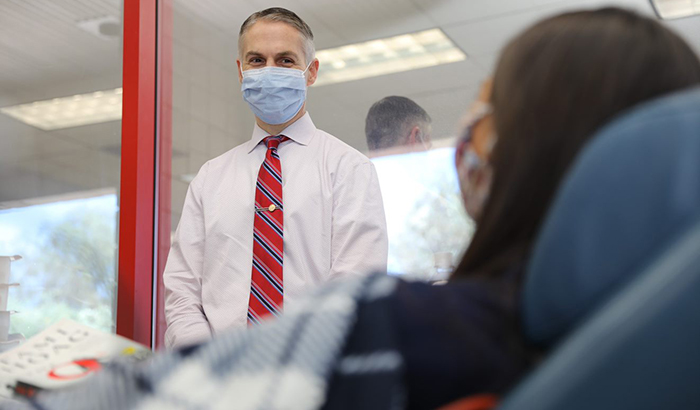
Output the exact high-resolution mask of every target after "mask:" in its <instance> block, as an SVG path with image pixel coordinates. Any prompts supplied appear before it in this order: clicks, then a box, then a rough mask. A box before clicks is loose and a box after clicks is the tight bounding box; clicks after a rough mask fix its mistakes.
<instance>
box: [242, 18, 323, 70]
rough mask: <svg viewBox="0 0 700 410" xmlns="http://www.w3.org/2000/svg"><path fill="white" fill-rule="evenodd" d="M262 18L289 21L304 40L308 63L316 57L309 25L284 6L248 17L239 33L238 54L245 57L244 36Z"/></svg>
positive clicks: (312, 34) (305, 55)
mask: <svg viewBox="0 0 700 410" xmlns="http://www.w3.org/2000/svg"><path fill="white" fill-rule="evenodd" d="M260 20H265V21H280V22H282V23H287V24H289V25H290V26H292V27H294V28H295V29H297V31H298V32H299V34H301V38H302V40H303V42H304V58H306V64H305V65H308V64H309V63H310V62H311V61H312V60H313V59H314V58H315V57H316V48H315V47H314V33H312V32H311V28H310V27H309V25H308V24H306V22H304V20H302V19H301V17H299V16H297V15H296V13H294V12H293V11H290V10H287V9H285V8H282V7H270V8H269V9H265V10H262V11H258V12H255V13H253V14H251V15H250V17H248V18H247V19H246V20H245V21H244V22H243V24H242V25H241V31H240V32H239V33H238V56H239V58H241V57H243V56H242V53H243V37H244V36H245V34H246V33H247V32H248V30H249V29H250V28H251V27H252V26H253V24H255V23H257V22H258V21H260Z"/></svg>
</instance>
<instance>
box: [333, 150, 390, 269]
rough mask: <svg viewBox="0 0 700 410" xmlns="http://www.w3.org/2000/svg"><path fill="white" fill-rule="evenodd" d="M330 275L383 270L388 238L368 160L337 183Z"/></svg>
mask: <svg viewBox="0 0 700 410" xmlns="http://www.w3.org/2000/svg"><path fill="white" fill-rule="evenodd" d="M332 229H333V231H332V234H331V252H332V254H331V271H330V275H329V278H330V279H333V278H335V277H338V276H341V275H348V274H353V275H363V274H369V273H373V272H386V266H387V253H388V239H387V233H386V217H385V215H384V204H383V201H382V193H381V190H380V189H379V179H378V178H377V172H376V170H375V169H374V165H373V164H372V163H371V162H370V161H369V160H368V161H366V162H363V163H360V164H358V165H357V166H356V167H355V168H354V169H353V170H352V171H351V172H349V173H348V174H346V175H345V176H344V177H343V178H342V179H341V180H340V181H339V182H338V183H337V185H336V188H335V190H334V198H333V228H332Z"/></svg>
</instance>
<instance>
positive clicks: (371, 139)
mask: <svg viewBox="0 0 700 410" xmlns="http://www.w3.org/2000/svg"><path fill="white" fill-rule="evenodd" d="M431 122H432V119H431V118H430V116H429V115H428V113H427V112H426V111H425V110H424V109H423V107H421V106H420V105H418V104H416V103H415V101H413V100H411V99H410V98H407V97H400V96H396V95H392V96H389V97H384V98H382V99H381V100H379V101H377V102H375V103H374V104H372V107H370V109H369V111H368V112H367V117H366V119H365V136H366V138H367V147H368V148H369V150H370V152H371V153H372V152H375V151H380V152H381V153H384V152H387V153H394V152H396V153H401V152H413V151H420V150H427V149H430V145H431V139H432V137H431V134H432V129H431V128H432V127H431Z"/></svg>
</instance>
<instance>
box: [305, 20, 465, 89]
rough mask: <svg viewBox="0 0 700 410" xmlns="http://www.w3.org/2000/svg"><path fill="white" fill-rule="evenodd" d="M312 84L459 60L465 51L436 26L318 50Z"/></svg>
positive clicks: (334, 81)
mask: <svg viewBox="0 0 700 410" xmlns="http://www.w3.org/2000/svg"><path fill="white" fill-rule="evenodd" d="M316 57H317V58H318V60H319V61H320V62H321V68H320V70H319V75H318V79H317V80H316V84H315V85H326V84H333V83H340V82H345V81H352V80H359V79H361V78H369V77H376V76H379V75H384V74H391V73H398V72H402V71H409V70H415V69H418V68H424V67H431V66H435V65H440V64H448V63H453V62H456V61H462V60H465V59H466V58H467V56H466V54H464V52H463V51H462V50H460V49H459V48H457V46H456V45H455V44H454V43H453V42H452V41H451V40H450V39H449V38H447V36H446V35H445V33H443V32H442V30H440V29H432V30H426V31H420V32H418V33H411V34H404V35H400V36H395V37H389V38H384V39H379V40H373V41H367V42H364V43H357V44H350V45H346V46H342V47H337V48H329V49H326V50H320V51H318V52H317V53H316Z"/></svg>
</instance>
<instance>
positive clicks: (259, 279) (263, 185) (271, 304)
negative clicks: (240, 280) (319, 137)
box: [248, 135, 289, 325]
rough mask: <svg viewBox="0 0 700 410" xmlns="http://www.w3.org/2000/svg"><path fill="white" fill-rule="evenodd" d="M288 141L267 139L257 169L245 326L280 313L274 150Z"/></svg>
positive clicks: (278, 185) (278, 172)
mask: <svg viewBox="0 0 700 410" xmlns="http://www.w3.org/2000/svg"><path fill="white" fill-rule="evenodd" d="M288 139H289V138H287V137H285V136H282V135H280V136H276V137H273V136H270V137H267V138H265V140H264V142H265V145H266V146H267V153H266V154H265V161H263V163H262V165H261V166H260V172H259V173H258V182H257V184H256V188H255V220H254V222H253V273H252V276H251V281H250V298H249V301H248V324H249V325H250V324H256V323H259V322H260V320H261V319H263V318H264V317H265V316H268V315H270V314H272V315H277V314H278V313H279V312H281V311H282V303H283V301H284V288H283V283H284V281H283V275H282V265H283V263H282V262H283V255H284V242H283V240H282V239H283V232H284V228H283V227H284V214H283V209H284V207H283V206H282V166H281V164H280V157H279V156H278V155H277V147H279V145H280V144H281V143H282V142H284V141H287V140H288Z"/></svg>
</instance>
